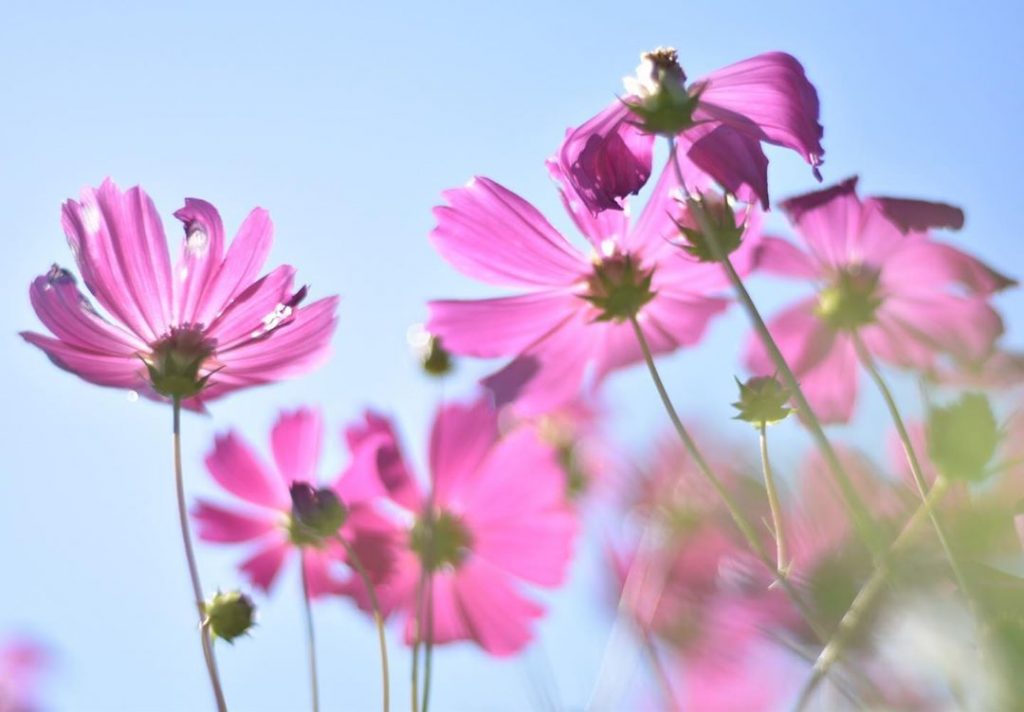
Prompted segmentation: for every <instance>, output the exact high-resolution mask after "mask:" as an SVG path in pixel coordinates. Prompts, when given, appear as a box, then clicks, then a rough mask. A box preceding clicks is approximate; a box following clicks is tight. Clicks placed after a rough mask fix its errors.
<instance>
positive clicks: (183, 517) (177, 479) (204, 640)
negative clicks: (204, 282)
mask: <svg viewBox="0 0 1024 712" xmlns="http://www.w3.org/2000/svg"><path fill="white" fill-rule="evenodd" d="M172 412H173V414H174V415H173V435H172V440H173V444H174V489H175V492H176V493H177V498H178V523H179V524H180V526H181V540H182V543H183V544H184V546H185V560H186V561H187V562H188V574H189V578H190V580H191V581H192V594H193V596H194V598H195V602H196V610H197V611H198V613H199V641H200V644H201V645H202V648H203V660H204V661H205V662H206V671H207V673H209V675H210V686H211V687H212V688H213V696H214V699H215V700H216V703H217V710H218V712H227V708H228V706H227V703H226V702H225V701H224V691H223V690H222V689H221V684H220V675H218V674H217V659H216V658H215V657H214V654H213V642H212V641H211V640H210V630H209V628H208V627H207V625H206V607H205V605H204V604H203V585H202V584H201V583H200V582H199V567H197V566H196V555H195V552H194V551H193V549H192V534H191V532H190V530H189V526H188V511H187V508H186V506H185V478H184V477H183V475H182V471H181V399H180V398H178V397H175V398H174V399H173V401H172Z"/></svg>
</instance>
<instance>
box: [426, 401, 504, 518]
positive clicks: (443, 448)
mask: <svg viewBox="0 0 1024 712" xmlns="http://www.w3.org/2000/svg"><path fill="white" fill-rule="evenodd" d="M497 440H498V413H497V411H496V410H495V408H494V406H493V405H491V402H490V399H489V398H486V397H483V398H478V399H477V400H476V401H474V402H472V403H469V404H465V405H463V404H461V403H449V404H447V405H444V406H442V407H441V409H440V410H439V411H438V412H437V416H436V417H435V418H434V426H433V428H432V429H431V431H430V472H431V476H432V478H433V482H434V498H435V500H436V501H437V503H438V505H440V506H448V505H449V504H450V503H451V502H452V501H453V500H455V499H456V498H458V497H459V496H460V493H461V489H462V487H464V486H465V484H466V482H467V480H470V479H472V478H474V477H475V476H476V470H477V468H478V467H479V466H480V463H481V462H482V461H483V459H484V457H486V456H487V453H488V451H489V450H490V449H491V447H493V446H494V444H495V442H497Z"/></svg>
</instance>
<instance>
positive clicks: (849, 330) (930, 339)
mask: <svg viewBox="0 0 1024 712" xmlns="http://www.w3.org/2000/svg"><path fill="white" fill-rule="evenodd" d="M855 191H856V179H854V178H851V179H849V180H847V181H845V182H843V183H841V184H839V185H837V186H834V187H831V188H828V189H826V190H823V191H819V192H816V193H810V194H808V195H803V196H800V197H798V198H793V199H791V200H788V201H786V202H785V203H783V208H784V209H785V211H786V212H787V213H788V215H789V217H790V219H791V220H792V222H793V225H794V227H795V228H796V231H797V233H798V234H799V235H800V237H801V238H802V241H803V243H804V247H805V249H800V248H798V247H796V246H794V245H793V244H791V243H789V242H786V241H784V240H779V239H773V238H765V239H764V240H763V242H762V246H761V251H760V262H759V264H760V266H761V267H762V268H763V269H764V270H765V271H767V272H770V273H775V274H780V275H784V276H788V277H794V278H799V279H805V280H808V281H810V282H811V283H812V284H813V285H814V287H815V289H816V294H815V295H814V296H811V297H808V298H806V299H802V300H800V301H798V302H797V303H795V304H794V305H792V306H790V307H788V308H786V309H784V310H783V311H781V312H780V313H779V314H777V315H776V316H775V317H774V318H773V319H771V320H770V321H769V324H768V328H769V330H770V331H771V333H772V335H773V336H774V338H775V340H776V342H777V343H778V345H779V348H780V349H781V350H782V353H783V355H784V356H785V358H786V360H787V362H788V363H789V365H790V367H791V368H792V369H793V372H794V373H795V374H796V376H797V379H798V380H799V381H800V384H801V387H802V388H803V391H804V393H805V394H806V396H807V399H808V400H809V401H810V404H811V407H812V408H813V409H814V412H815V413H816V414H817V416H818V418H819V419H821V420H822V421H823V422H846V421H848V420H849V419H850V417H851V416H852V415H853V411H854V406H855V403H856V398H857V390H858V380H859V379H858V374H859V371H860V367H859V363H858V356H857V353H856V351H855V346H854V335H855V334H856V336H857V337H858V338H860V339H861V340H862V342H863V343H864V346H865V348H866V349H867V350H868V351H869V352H870V353H871V354H873V356H874V357H875V358H877V359H878V360H879V361H882V362H885V363H889V364H893V365H896V366H901V367H905V368H912V369H916V370H920V371H925V372H928V371H931V370H932V369H933V368H934V367H935V366H936V364H937V362H938V358H939V357H940V356H941V355H951V356H953V357H954V358H956V359H959V360H961V361H977V360H979V359H983V358H985V357H986V356H987V355H988V354H989V353H990V352H991V351H992V349H993V346H994V343H995V341H996V339H997V337H998V336H999V335H1000V334H1001V333H1002V331H1003V324H1002V320H1001V319H1000V317H999V315H998V314H997V313H996V311H995V309H993V308H992V306H991V304H990V303H989V298H990V297H991V296H992V295H993V294H994V293H996V292H998V291H1000V290H1002V289H1005V288H1006V287H1008V286H1010V285H1012V284H1014V281H1013V280H1011V279H1009V278H1007V277H1005V276H1003V275H1001V274H999V273H998V272H996V271H995V270H993V269H991V268H989V267H988V266H986V265H985V264H983V263H982V262H980V261H979V260H977V259H975V258H973V257H971V256H969V255H967V254H965V253H963V252H961V251H960V250H958V249H956V248H954V247H951V246H950V245H947V244H944V243H941V242H938V241H936V240H934V239H933V238H932V236H931V235H930V233H929V232H927V231H926V228H927V227H928V226H947V225H955V224H957V223H958V221H957V220H956V219H955V215H956V214H957V211H956V209H955V208H952V207H950V206H947V205H942V204H936V203H925V202H923V201H902V200H899V199H894V198H867V199H864V200H861V199H860V198H858V197H857V194H856V192H855ZM746 363H747V366H748V367H749V368H750V370H751V371H753V372H755V373H773V372H774V371H775V365H774V363H773V362H772V360H771V359H770V358H769V357H768V354H767V353H766V351H765V349H764V345H763V344H762V342H761V340H760V339H758V338H757V337H756V336H754V335H752V336H751V338H750V342H749V345H748V349H747V355H746Z"/></svg>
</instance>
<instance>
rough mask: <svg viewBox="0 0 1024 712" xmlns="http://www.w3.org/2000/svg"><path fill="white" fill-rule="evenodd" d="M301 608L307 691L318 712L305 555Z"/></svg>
mask: <svg viewBox="0 0 1024 712" xmlns="http://www.w3.org/2000/svg"><path fill="white" fill-rule="evenodd" d="M299 568H301V569H302V607H303V610H304V611H305V614H306V653H307V656H308V658H309V689H310V693H311V695H312V700H313V712H320V684H319V683H318V682H317V676H316V637H315V636H314V634H313V605H312V604H311V603H310V601H309V576H307V575H306V555H305V553H303V554H302V561H301V566H300V567H299Z"/></svg>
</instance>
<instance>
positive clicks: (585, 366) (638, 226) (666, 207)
mask: <svg viewBox="0 0 1024 712" xmlns="http://www.w3.org/2000/svg"><path fill="white" fill-rule="evenodd" d="M548 167H549V168H550V170H551V173H552V176H553V177H554V178H555V180H556V181H558V182H560V183H561V185H560V190H561V196H562V201H563V203H564V204H565V207H566V209H567V210H568V211H569V213H570V215H571V217H572V219H573V221H574V222H575V224H576V226H577V227H578V228H579V229H580V231H581V232H582V233H583V235H584V236H585V237H586V239H587V240H588V241H589V242H590V244H591V246H592V248H593V253H592V254H591V255H590V256H589V257H587V256H585V255H584V254H582V253H581V252H580V251H578V250H576V249H575V248H574V247H573V246H572V245H571V244H570V243H569V242H568V241H567V240H566V239H565V238H564V237H563V236H562V235H561V234H560V233H559V232H558V231H556V230H555V228H554V227H552V226H551V224H550V223H548V221H547V220H545V219H544V217H543V216H542V215H541V214H540V213H539V212H538V211H537V210H536V209H535V208H534V207H533V206H532V205H530V204H529V203H527V202H526V201H525V200H523V199H522V198H521V197H519V196H518V195H516V194H514V193H512V192H511V191H509V190H507V189H506V188H504V187H502V186H500V185H498V184H497V183H495V182H493V181H491V180H489V179H487V178H476V179H474V180H472V181H470V183H469V185H467V186H466V187H464V188H458V189H455V190H450V191H448V192H446V193H445V194H444V196H445V198H446V199H447V200H448V203H449V204H448V205H446V206H441V207H438V208H435V210H434V214H435V215H436V217H437V227H436V228H435V229H434V231H433V232H432V233H431V241H432V242H433V243H434V246H435V247H436V248H437V249H438V251H439V252H440V253H441V255H442V256H443V257H445V259H447V260H448V261H449V262H451V263H452V265H453V266H455V267H456V268H457V269H459V270H460V271H462V272H464V273H466V274H467V275H469V276H472V277H476V278H478V279H481V280H483V281H486V282H490V283H492V284H501V285H511V286H516V287H525V288H527V289H528V290H530V291H528V292H527V293H525V294H521V295H517V296H510V297H498V298H494V299H481V300H471V301H435V302H431V304H430V321H429V323H428V325H427V328H428V329H429V330H430V331H431V332H432V333H434V334H437V335H438V336H439V337H441V339H442V340H443V341H444V344H445V347H446V348H447V349H449V350H450V351H453V352H454V353H458V354H465V355H470V356H476V357H483V358H493V357H502V356H513V357H515V358H514V360H513V361H512V362H511V363H510V364H509V365H508V366H507V367H506V368H504V369H503V370H501V371H500V372H498V373H496V374H494V375H493V376H491V377H490V378H488V379H487V380H486V381H485V385H486V386H487V387H489V388H490V389H491V390H493V391H494V392H495V394H496V395H497V398H498V402H499V403H501V404H504V403H506V402H511V401H513V400H517V399H518V400H517V406H516V407H517V410H518V411H519V412H521V413H541V412H545V411H548V410H551V409H554V408H557V407H560V406H562V405H565V404H567V403H569V402H570V401H572V400H573V399H574V398H575V397H577V396H578V394H579V393H580V389H581V386H582V385H584V383H585V381H586V380H587V378H588V376H589V377H591V378H592V383H595V384H596V383H599V382H600V381H601V380H603V379H604V378H605V377H606V376H608V374H610V373H611V372H613V371H615V370H616V369H619V368H623V367H625V366H628V365H631V364H633V363H636V362H638V361H640V360H641V359H642V358H643V355H642V351H641V349H640V346H639V344H638V341H637V338H636V335H635V334H634V332H633V328H632V326H631V324H630V323H629V320H630V319H631V318H633V317H635V318H636V320H637V321H638V323H639V324H640V327H641V329H642V331H643V333H644V335H645V337H646V339H647V341H648V343H649V344H650V347H651V351H652V352H653V353H654V354H665V353H669V352H671V351H674V350H675V349H677V348H680V347H683V346H691V345H693V344H695V343H697V342H698V341H699V340H700V339H701V337H702V336H703V334H704V331H705V329H706V328H707V326H708V323H709V322H710V321H711V319H712V318H713V317H714V316H716V315H718V314H720V313H721V312H722V311H724V310H725V308H726V306H727V305H728V300H727V299H725V298H723V297H719V296H713V295H714V294H715V292H717V291H720V290H721V289H722V288H723V287H724V286H725V284H726V282H725V278H724V276H723V274H722V272H721V271H720V269H719V268H718V266H717V265H709V264H702V263H700V262H699V261H698V260H696V259H695V258H693V257H692V256H690V255H688V254H686V253H685V252H684V251H683V250H682V249H680V248H679V247H678V246H677V245H676V238H678V237H679V236H680V233H679V227H678V225H677V222H685V221H686V220H687V219H688V216H687V214H686V213H685V208H684V207H683V205H682V204H681V203H680V202H679V200H678V199H677V198H678V196H679V193H678V190H677V184H676V181H675V179H674V177H673V175H672V171H665V172H664V173H663V175H662V178H661V179H660V181H659V183H658V186H657V187H656V188H655V192H654V195H653V196H652V198H651V199H650V200H649V201H648V203H647V205H646V206H645V208H644V211H643V213H642V214H641V215H640V217H639V219H638V220H637V221H636V222H635V223H631V221H630V219H629V216H628V214H627V213H625V212H608V213H604V214H602V215H600V216H598V217H594V216H593V215H591V214H590V212H589V211H588V210H587V209H586V208H585V207H584V206H583V205H582V203H581V202H580V200H579V198H578V197H577V196H576V195H575V193H574V192H573V190H572V188H571V186H569V185H567V184H565V183H564V181H563V175H562V173H561V170H560V169H559V167H558V165H557V163H555V162H554V161H549V163H548ZM747 222H748V229H747V233H748V236H747V238H746V239H744V241H743V245H742V246H741V247H740V249H739V251H738V252H737V253H736V254H735V255H734V257H733V259H734V261H735V264H736V265H737V269H739V270H741V271H747V270H749V268H750V264H751V261H752V258H753V255H754V254H755V249H756V244H757V238H758V231H757V225H756V223H757V216H756V214H752V215H750V217H749V218H748V219H747Z"/></svg>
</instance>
